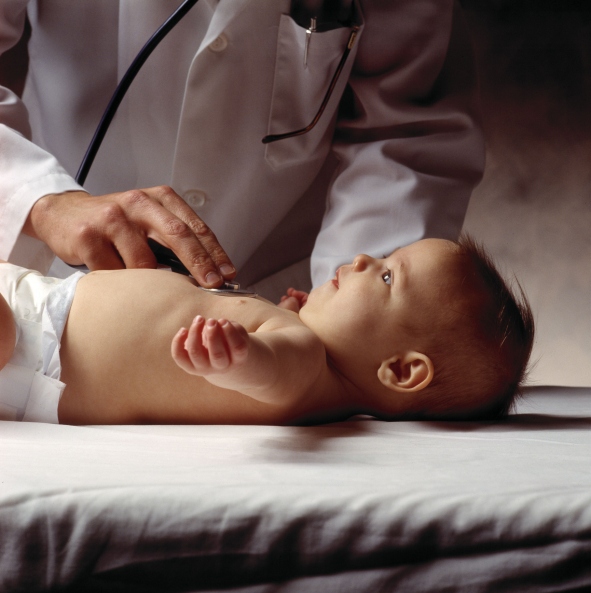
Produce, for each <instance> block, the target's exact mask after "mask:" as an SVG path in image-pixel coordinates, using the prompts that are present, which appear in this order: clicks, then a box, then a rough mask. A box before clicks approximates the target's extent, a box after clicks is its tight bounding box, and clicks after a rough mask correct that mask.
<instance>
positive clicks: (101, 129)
mask: <svg viewBox="0 0 591 593" xmlns="http://www.w3.org/2000/svg"><path fill="white" fill-rule="evenodd" d="M198 1H199V0H184V1H183V2H182V4H181V5H180V6H179V7H178V8H177V9H176V10H175V11H174V12H173V13H172V14H171V15H170V16H169V17H168V18H167V19H166V21H164V23H163V24H162V25H161V26H160V27H159V28H158V29H157V30H156V31H155V33H154V34H153V35H152V36H151V37H150V39H148V41H147V42H146V43H145V44H144V46H143V47H142V49H141V50H140V51H139V52H138V54H137V55H136V57H135V58H134V60H133V62H132V63H131V65H130V66H129V68H128V69H127V71H126V72H125V74H124V75H123V77H122V78H121V81H120V82H119V84H118V85H117V88H116V89H115V92H114V93H113V95H112V97H111V99H110V101H109V104H108V105H107V107H106V109H105V111H104V113H103V115H102V117H101V119H100V121H99V124H98V126H97V128H96V131H95V133H94V136H93V137H92V140H91V141H90V144H89V146H88V149H87V150H86V153H85V155H84V158H83V159H82V163H81V164H80V167H79V169H78V173H77V174H76V181H77V182H78V183H79V184H80V185H83V184H84V182H85V181H86V177H87V176H88V173H89V171H90V168H91V166H92V163H93V162H94V159H95V157H96V155H97V153H98V150H99V148H100V146H101V144H102V141H103V140H104V138H105V135H106V133H107V131H108V129H109V126H110V125H111V122H112V121H113V117H114V116H115V113H116V112H117V109H118V108H119V105H120V104H121V101H122V100H123V98H124V97H125V94H126V93H127V91H128V90H129V87H130V86H131V83H132V82H133V80H134V79H135V77H136V76H137V74H138V72H139V71H140V69H141V68H142V66H143V65H144V63H145V62H146V60H147V59H148V57H149V56H150V54H151V53H152V52H153V51H154V49H156V47H157V46H158V45H159V44H160V42H161V41H162V40H163V39H164V38H165V37H166V36H167V35H168V33H170V31H172V29H173V28H174V27H175V26H176V25H177V24H178V23H179V22H180V21H181V19H182V18H183V17H184V16H185V15H186V14H187V13H188V12H189V10H191V8H193V6H195V4H197V2H198ZM352 1H353V0H324V2H321V3H318V2H317V1H316V0H292V8H291V13H292V16H293V17H294V18H297V20H300V21H301V20H303V21H304V22H305V21H309V24H308V29H307V30H306V35H307V42H309V39H310V37H311V34H312V33H313V32H315V31H316V30H317V24H318V19H319V17H321V16H323V15H322V14H321V13H323V12H324V13H325V15H324V16H326V14H328V15H330V18H332V19H336V20H338V21H339V22H345V21H349V20H350V19H351V18H352ZM357 30H358V27H356V26H353V28H352V30H351V35H350V38H349V41H348V43H347V46H346V48H345V51H344V53H343V56H342V58H341V61H340V62H339V65H338V66H337V69H336V71H335V73H334V76H333V78H332V80H331V82H330V85H329V87H328V90H327V92H326V95H325V97H324V99H323V101H322V104H321V106H320V109H319V110H318V112H317V114H316V116H315V117H314V119H313V120H312V122H311V123H310V124H309V125H308V126H306V127H304V128H301V129H299V130H294V131H292V132H286V133H282V134H273V135H267V136H265V137H264V138H263V139H262V142H263V144H269V143H271V142H277V141H279V140H284V139H286V138H291V137H294V136H300V135H303V134H306V133H308V132H309V131H310V130H311V129H312V128H314V126H315V125H316V123H317V122H318V120H319V119H320V116H321V115H322V113H323V112H324V109H325V107H326V105H327V103H328V101H329V99H330V97H331V95H332V91H333V90H334V87H335V86H336V82H337V80H338V78H339V76H340V74H341V71H342V69H343V66H344V64H345V62H346V60H347V57H348V55H349V52H350V51H351V48H352V47H353V44H354V42H355V38H356V35H357ZM306 47H307V46H306ZM148 244H149V246H150V248H151V249H152V251H153V252H154V254H155V255H156V261H157V262H158V263H159V264H161V265H163V266H167V267H169V268H170V269H171V270H172V271H174V272H177V273H180V274H185V275H187V276H190V275H191V274H190V272H189V270H188V269H187V268H186V267H185V265H184V264H183V263H182V262H181V261H180V260H179V259H178V258H177V256H176V255H175V253H174V252H173V251H172V250H171V249H168V248H167V247H164V246H163V245H160V244H159V243H157V242H156V241H154V240H152V239H148ZM78 267H84V266H78ZM200 288H203V287H200ZM203 290H208V291H210V292H216V293H219V294H232V295H237V294H241V295H244V296H256V295H255V293H253V292H251V291H247V290H242V289H240V285H239V284H238V283H225V284H223V285H222V286H221V287H220V288H210V289H206V288H203Z"/></svg>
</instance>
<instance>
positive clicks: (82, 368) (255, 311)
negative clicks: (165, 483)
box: [60, 270, 301, 424]
mask: <svg viewBox="0 0 591 593" xmlns="http://www.w3.org/2000/svg"><path fill="white" fill-rule="evenodd" d="M198 314H199V315H202V316H204V317H206V318H207V317H213V318H216V319H220V318H226V319H230V320H233V321H237V322H239V323H241V324H242V325H243V326H244V327H245V328H246V329H247V330H248V331H249V332H252V331H255V330H256V329H257V328H258V327H260V326H261V325H262V324H263V323H264V322H266V321H268V320H269V319H270V318H271V317H279V318H281V319H283V320H284V321H285V323H287V324H290V323H297V324H300V323H301V322H300V321H299V318H298V316H297V315H296V314H294V313H292V312H289V311H285V310H282V309H279V308H277V307H276V306H274V305H272V304H271V303H269V302H267V301H265V300H263V299H255V298H248V297H240V296H218V295H215V294H212V293H209V292H206V291H203V290H201V289H199V288H198V287H196V286H195V285H194V283H193V282H192V280H190V279H189V278H187V277H184V276H181V275H177V274H172V273H170V272H165V271H159V270H125V271H114V272H96V273H92V274H89V275H88V276H86V277H85V278H83V279H82V281H81V282H80V283H79V285H78V289H77V292H76V296H75V299H74V302H73V305H72V308H71V310H70V317H69V320H68V323H67V326H66V330H65V332H64V337H63V340H62V351H61V357H62V366H63V370H62V380H63V381H64V382H65V383H66V389H65V392H64V396H63V400H64V401H65V402H66V403H65V405H64V406H60V421H65V422H74V423H78V422H82V423H84V422H87V418H88V417H92V418H93V421H94V422H96V423H111V422H121V421H123V422H129V423H132V422H153V421H158V422H162V423H176V422H189V423H221V424H224V423H241V424H242V423H244V424H250V423H257V424H264V423H281V422H283V421H289V418H288V416H289V412H288V411H287V409H282V408H281V406H272V405H269V404H263V403H260V402H257V401H255V400H253V399H251V398H248V397H246V396H244V395H242V394H239V393H236V392H233V391H228V390H223V389H220V388H218V387H214V386H212V385H211V384H209V383H208V382H207V381H206V380H205V379H203V378H202V377H195V376H191V375H188V374H187V373H185V372H184V371H182V370H181V369H180V368H179V367H177V365H176V364H175V362H174V361H173V359H172V356H171V354H170V345H171V341H172V338H173V336H174V335H175V334H176V332H177V331H178V330H179V329H180V328H181V327H189V326H190V324H191V321H192V320H193V318H194V317H195V316H196V315H198ZM130 390H135V391H134V393H136V394H137V393H138V392H139V393H141V394H142V400H141V406H140V407H138V406H137V405H135V404H130V403H129V401H130V398H129V397H128V396H129V393H130ZM173 399H174V401H173ZM136 401H137V398H136ZM66 409H67V410H68V414H62V411H63V410H66ZM121 419H123V420H121Z"/></svg>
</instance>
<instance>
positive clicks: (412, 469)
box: [0, 388, 591, 593]
mask: <svg viewBox="0 0 591 593" xmlns="http://www.w3.org/2000/svg"><path fill="white" fill-rule="evenodd" d="M590 428H591V389H565V388H543V389H536V390H533V391H532V392H531V394H530V396H529V397H528V398H527V399H526V400H525V401H524V402H522V403H521V404H520V406H519V409H518V414H517V415H516V416H514V417H512V418H510V419H509V420H508V421H506V422H503V423H501V424H486V423H474V424H460V423H418V422H404V423H383V422H378V421H373V420H353V421H350V422H347V423H341V424H335V425H329V426H323V427H310V428H282V427H242V426H139V427H127V426H126V427H84V428H77V427H69V426H54V425H43V424H33V423H10V422H2V423H0V591H16V590H20V591H37V590H47V589H49V588H51V587H54V588H59V587H65V586H67V585H72V584H77V585H78V586H79V587H80V589H76V590H84V591H132V592H133V591H214V590H219V589H222V588H225V590H229V591H240V592H241V593H247V592H248V593H263V592H264V593H269V592H271V591H281V592H290V593H291V592H294V591H297V592H300V591H306V592H316V591H318V592H319V593H320V592H323V593H324V592H326V591H339V592H341V591H342V592H345V593H346V592H349V591H350V592H351V593H353V592H355V593H357V592H363V591H368V592H369V591H371V592H372V593H373V592H376V591H397V592H398V591H409V592H410V591H412V592H415V591H416V592H421V593H422V592H426V591H456V590H457V591H470V592H479V591H487V592H489V591H504V592H505V591H519V592H522V591H565V590H575V589H577V588H581V587H590V588H591V431H590V430H589V429H590Z"/></svg>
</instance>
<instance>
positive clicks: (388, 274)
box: [382, 270, 392, 286]
mask: <svg viewBox="0 0 591 593" xmlns="http://www.w3.org/2000/svg"><path fill="white" fill-rule="evenodd" d="M382 280H383V281H384V282H385V283H386V284H387V285H388V286H390V285H391V284H392V273H391V272H390V270H386V271H385V272H384V273H383V274H382Z"/></svg>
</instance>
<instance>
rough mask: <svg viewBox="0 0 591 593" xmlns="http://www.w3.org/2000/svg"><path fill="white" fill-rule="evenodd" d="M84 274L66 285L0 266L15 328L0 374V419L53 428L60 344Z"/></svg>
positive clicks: (0, 278) (0, 290)
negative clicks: (12, 346) (47, 424)
mask: <svg viewBox="0 0 591 593" xmlns="http://www.w3.org/2000/svg"><path fill="white" fill-rule="evenodd" d="M83 276H84V274H82V273H81V272H77V273H75V274H73V275H72V276H70V277H68V278H66V279H58V278H48V277H45V276H42V275H41V274H39V272H36V271H32V270H27V269H25V268H21V267H19V266H15V265H12V264H9V263H0V293H2V296H3V297H4V298H5V299H6V301H7V303H8V304H9V306H10V308H11V309H12V313H13V315H14V320H15V323H16V330H17V338H16V346H15V350H14V353H13V355H12V358H11V359H10V361H9V362H8V364H6V366H5V367H4V368H3V369H2V370H0V419H1V420H23V421H26V422H53V423H57V422H58V416H57V408H58V403H59V400H60V397H61V394H62V392H63V390H64V387H65V385H64V383H62V382H61V381H60V373H61V364H60V357H59V347H60V340H61V337H62V334H63V331H64V327H65V325H66V321H67V319H68V314H69V311H70V306H71V304H72V300H73V298H74V293H75V291H76V285H77V283H78V281H79V280H80V278H82V277H83Z"/></svg>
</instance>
